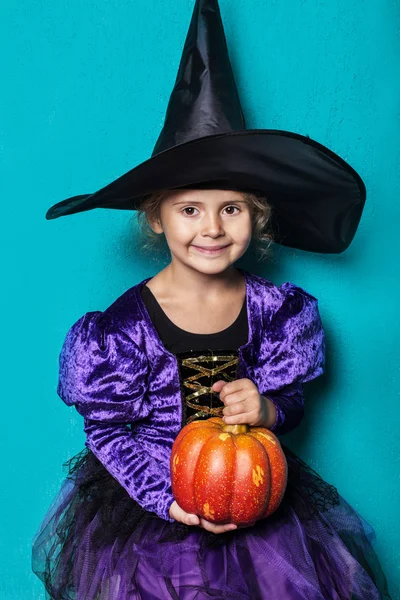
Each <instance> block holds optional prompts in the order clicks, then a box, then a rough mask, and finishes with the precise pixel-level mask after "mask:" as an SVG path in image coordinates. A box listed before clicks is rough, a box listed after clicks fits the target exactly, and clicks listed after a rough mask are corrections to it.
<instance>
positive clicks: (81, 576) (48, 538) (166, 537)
mask: <svg viewBox="0 0 400 600" xmlns="http://www.w3.org/2000/svg"><path fill="white" fill-rule="evenodd" d="M282 448H283V450H284V452H285V455H286V459H287V462H288V485H287V488H286V492H285V496H284V498H283V500H282V503H281V505H280V506H279V508H278V510H277V511H276V512H275V513H274V514H273V515H271V516H270V517H268V518H266V519H263V520H261V521H258V522H257V523H256V524H255V525H254V526H253V527H248V528H241V529H236V530H233V531H229V532H226V533H223V534H213V533H210V532H207V531H206V530H204V529H202V528H201V527H197V526H187V525H183V524H181V523H178V522H174V523H170V522H168V521H165V520H163V519H160V518H159V517H157V516H156V515H154V514H153V513H149V512H147V511H145V510H143V509H142V508H141V507H140V506H139V505H138V504H137V503H136V502H135V501H134V500H133V499H132V498H131V497H130V496H129V495H128V493H127V492H126V491H125V489H124V488H122V487H121V486H120V485H119V483H118V482H117V481H116V480H115V479H114V478H113V477H112V476H111V475H110V474H109V473H108V471H107V470H106V469H105V468H104V467H103V465H102V464H101V463H100V461H99V460H98V459H97V458H96V457H95V456H94V454H93V453H92V452H91V451H90V450H88V449H87V448H85V449H84V450H82V452H80V453H79V454H78V455H76V456H74V457H73V458H72V459H70V460H69V461H68V462H67V463H66V464H65V465H64V466H65V467H66V469H67V476H66V479H65V480H64V482H63V484H62V486H61V489H60V491H59V493H58V494H57V496H56V497H55V499H54V501H53V503H52V505H51V506H50V508H49V510H48V512H47V514H46V516H45V518H44V520H43V522H42V524H41V526H40V527H39V530H38V532H37V533H36V535H35V537H34V540H33V549H32V568H33V571H34V572H35V573H36V575H37V576H38V577H39V578H40V579H41V580H42V581H43V583H44V586H45V589H46V598H47V599H51V600H138V599H141V600H160V599H168V600H206V599H207V600H208V599H211V598H212V599H214V600H216V599H227V600H250V599H251V600H258V599H260V600H261V599H268V600H289V599H290V600H378V599H379V600H390V595H389V593H388V588H387V582H386V577H385V575H384V573H383V571H382V568H381V565H380V563H379V560H378V557H377V555H376V553H375V551H374V549H373V542H374V539H375V532H374V530H373V528H372V527H371V526H370V525H369V524H368V523H367V522H366V521H365V520H364V519H363V518H362V517H361V515H359V514H358V513H357V512H356V510H355V509H353V508H352V507H351V506H350V505H349V504H348V503H347V502H346V501H345V500H344V498H342V497H341V496H340V495H339V493H338V491H337V489H336V488H335V487H334V486H332V485H330V484H328V483H327V482H325V481H324V480H323V479H322V478H321V477H320V476H319V475H318V474H317V473H316V472H315V471H313V470H312V469H311V468H310V467H309V466H308V465H307V464H306V463H305V462H304V461H302V460H301V459H300V458H299V457H298V456H297V455H296V454H294V453H293V452H292V451H291V450H290V449H289V448H287V447H286V446H284V444H282Z"/></svg>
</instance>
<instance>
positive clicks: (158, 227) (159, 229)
mask: <svg viewBox="0 0 400 600" xmlns="http://www.w3.org/2000/svg"><path fill="white" fill-rule="evenodd" d="M146 218H147V217H146ZM147 222H148V224H149V227H150V228H151V229H152V230H153V231H154V233H163V232H164V229H163V226H162V224H161V221H159V220H153V221H152V220H150V219H147Z"/></svg>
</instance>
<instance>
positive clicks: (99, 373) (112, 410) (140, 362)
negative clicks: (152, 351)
mask: <svg viewBox="0 0 400 600" xmlns="http://www.w3.org/2000/svg"><path fill="white" fill-rule="evenodd" d="M59 365H60V370H59V380H58V387H57V393H58V395H59V396H60V398H61V399H62V400H63V401H64V402H65V404H67V405H68V406H71V405H75V408H76V410H77V411H78V412H79V413H80V414H81V415H82V416H84V417H86V418H89V419H93V420H96V421H103V422H114V423H129V422H132V421H134V420H136V419H138V418H143V417H145V416H147V414H148V413H149V411H150V409H149V406H148V404H147V402H146V399H145V395H146V394H145V392H146V379H147V372H148V363H147V357H146V355H145V354H144V353H143V352H142V351H141V350H140V348H139V347H138V346H137V344H135V342H134V341H133V340H132V339H131V338H130V337H129V336H128V335H127V334H126V333H125V332H123V331H120V330H119V329H118V328H117V327H116V326H114V324H113V322H112V319H111V318H110V317H108V316H106V315H105V314H104V313H102V312H100V311H95V312H88V313H86V314H84V315H83V316H82V317H81V318H80V319H79V320H78V321H77V322H76V323H74V325H73V326H72V327H71V328H70V330H69V331H68V333H67V335H66V338H65V341H64V344H63V346H62V349H61V353H60V359H59Z"/></svg>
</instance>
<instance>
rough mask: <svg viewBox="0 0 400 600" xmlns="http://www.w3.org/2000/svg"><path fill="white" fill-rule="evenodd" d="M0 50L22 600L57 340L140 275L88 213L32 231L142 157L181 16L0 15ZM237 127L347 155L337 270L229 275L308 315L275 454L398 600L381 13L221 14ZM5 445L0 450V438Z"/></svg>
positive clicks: (394, 359)
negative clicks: (291, 427) (315, 318)
mask: <svg viewBox="0 0 400 600" xmlns="http://www.w3.org/2000/svg"><path fill="white" fill-rule="evenodd" d="M6 4H8V6H3V10H2V13H3V17H2V23H1V25H0V27H1V35H0V40H1V42H0V44H1V55H2V71H3V73H2V76H1V81H2V84H3V86H2V87H3V90H2V92H1V94H0V107H1V113H2V114H3V117H4V118H3V119H2V122H1V125H0V136H1V138H0V157H1V170H2V174H1V178H0V181H1V183H0V185H1V213H2V219H1V224H2V226H1V236H0V240H1V242H0V243H1V245H2V252H1V256H2V266H1V273H2V280H3V282H4V288H3V292H2V294H1V295H0V303H1V314H2V325H1V331H2V344H1V351H2V353H3V356H2V358H1V363H0V364H1V365H2V367H3V368H4V370H3V375H2V394H1V397H2V408H1V414H2V419H3V427H2V429H3V432H2V440H3V442H4V443H5V447H4V450H3V466H2V471H3V474H2V485H1V488H2V490H1V495H0V502H1V509H0V514H1V532H0V539H1V543H2V544H3V547H2V553H4V554H3V555H2V556H0V565H1V566H0V569H1V570H2V573H1V575H0V598H1V599H2V600H21V599H22V598H23V599H24V600H29V599H35V600H42V599H43V598H44V594H43V591H42V587H41V584H40V583H39V581H38V580H36V578H35V577H34V576H33V575H32V574H31V572H30V545H31V538H32V536H33V534H34V532H35V530H36V528H37V527H38V525H39V522H40V520H41V519H42V518H43V516H44V514H45V511H46V509H47V507H48V505H49V503H50V502H51V499H52V498H53V497H54V495H55V494H56V492H57V490H58V488H59V485H60V483H61V481H62V479H63V476H64V475H63V472H62V468H61V465H62V463H63V462H64V461H65V460H67V459H68V458H69V457H71V456H72V455H73V454H75V453H77V452H78V451H79V450H80V449H81V448H82V446H83V442H84V437H83V432H82V421H81V417H80V416H79V415H78V414H77V413H75V411H74V409H69V408H67V407H66V406H65V405H64V404H63V403H62V402H61V400H60V399H59V398H58V397H57V395H56V391H55V388H56V381H57V363H58V353H59V350H60V348H61V344H62V342H63V339H64V336H65V333H66V331H67V329H68V328H69V327H70V326H71V325H72V323H73V322H74V321H75V320H76V319H77V318H78V317H80V316H81V315H82V314H83V313H84V312H86V311H88V310H96V309H103V308H105V307H106V306H108V304H110V303H111V302H112V301H113V300H114V299H115V298H116V297H117V296H118V295H120V294H121V293H122V292H123V291H125V290H126V289H127V288H128V287H130V286H132V285H134V284H135V283H137V282H138V281H140V280H141V279H143V278H144V277H146V276H150V275H152V274H155V273H156V272H157V271H158V270H159V269H160V268H162V267H163V266H164V264H165V262H163V261H162V260H159V259H156V257H154V258H153V259H151V258H148V257H142V256H140V255H138V254H137V253H136V247H135V243H134V241H133V240H134V236H135V234H136V224H135V219H134V217H133V216H132V214H130V213H127V212H118V211H115V212H114V211H101V210H98V211H92V212H89V213H86V214H85V213H83V214H81V215H76V216H71V217H66V218H61V219H59V220H56V221H52V222H47V221H45V218H44V215H45V211H46V209H47V208H48V207H49V206H50V205H51V204H53V203H54V202H57V201H59V200H62V199H63V198H66V197H68V196H71V195H74V194H80V193H85V192H92V191H95V190H96V189H99V188H100V187H102V186H103V185H105V184H106V183H108V182H110V181H111V180H113V179H114V178H116V177H117V176H119V175H121V174H123V173H124V172H126V171H127V170H129V169H130V168H132V167H133V166H134V165H136V164H138V163H139V162H141V161H142V160H144V159H146V158H148V157H149V155H150V153H151V151H152V149H153V145H154V143H155V141H156V138H157V136H158V133H159V131H160V128H161V126H162V121H163V116H164V111H165V108H166V103H167V100H168V97H169V93H170V90H171V88H172V85H173V82H174V79H175V75H176V70H177V67H178V61H179V58H180V53H181V49H182V45H183V41H184V37H185V35H186V31H187V27H188V24H189V20H190V16H191V12H192V6H193V0H168V2H165V1H164V0H134V1H133V2H116V1H114V2H108V1H106V0H97V1H96V2H83V1H82V0H81V1H79V0H71V1H70V2H68V3H65V2H61V1H59V2H54V1H52V2H50V0H47V1H45V2H41V3H39V2H28V1H27V0H21V1H20V2H19V3H17V2H8V3H6ZM220 4H221V12H222V15H223V19H224V23H225V28H226V34H227V38H228V44H229V47H230V51H231V52H230V53H231V59H232V63H233V66H234V71H235V73H236V78H237V83H238V87H239V92H240V96H241V99H242V103H243V107H244V110H245V114H246V116H247V124H248V127H249V128H250V127H252V128H262V127H266V128H276V129H287V130H290V131H295V132H298V133H301V134H308V135H309V136H311V137H312V138H314V139H316V140H318V141H319V142H321V143H323V144H326V145H328V146H329V147H331V148H332V149H333V150H334V151H336V152H337V153H339V154H340V155H341V156H343V158H345V159H347V160H348V161H349V162H350V163H351V164H352V165H353V166H354V167H355V168H356V169H357V170H358V171H359V172H360V174H361V175H362V177H363V178H364V180H365V182H366V185H367V188H368V191H369V195H368V201H367V204H366V208H365V213H364V216H363V219H362V223H361V226H360V229H359V232H358V233H357V236H356V238H355V240H354V243H353V244H352V246H351V248H350V249H349V250H348V251H346V252H345V253H344V254H342V255H339V256H323V255H312V254H308V253H306V252H300V251H295V250H290V249H282V248H276V249H275V251H274V253H273V255H272V257H271V261H270V262H269V264H265V265H264V266H261V265H259V264H258V265H257V264H254V263H252V261H250V260H249V261H247V267H248V268H250V269H254V271H255V272H257V273H260V274H262V275H265V276H267V277H270V278H271V279H273V280H274V281H275V282H276V283H281V282H283V281H286V280H291V281H293V282H295V283H297V284H298V285H301V286H303V287H305V288H306V289H307V290H309V291H310V292H311V293H313V294H314V295H317V296H318V297H319V299H320V309H321V314H322V317H323V320H324V323H325V326H326V330H327V337H328V369H327V373H326V375H325V376H324V378H321V380H320V381H316V382H312V383H311V384H310V385H309V386H308V387H309V394H308V400H307V409H306V418H305V420H304V421H303V422H302V424H301V425H300V427H299V428H298V429H297V430H296V431H295V432H294V433H292V434H290V435H289V436H286V437H285V443H287V444H288V445H289V446H292V448H293V449H295V450H296V451H297V452H298V453H299V454H300V455H301V456H302V457H303V458H304V459H305V460H307V461H308V462H309V463H310V464H311V465H312V466H313V467H314V468H315V469H317V470H318V471H319V472H320V473H321V475H322V476H323V477H324V478H325V479H327V480H328V481H329V482H331V483H333V484H335V485H336V486H337V487H338V489H339V491H340V492H341V494H342V495H343V496H344V497H345V498H346V499H347V500H348V501H349V502H350V503H351V504H352V505H353V506H354V507H355V508H356V509H357V510H358V511H359V512H360V513H361V514H362V515H363V516H364V517H365V518H366V519H367V521H369V522H370V523H371V524H372V525H373V527H374V528H375V531H376V533H377V542H376V550H377V553H378V555H379V557H380V559H381V561H382V564H383V566H384V568H385V571H386V573H387V576H388V579H389V584H390V589H391V593H392V596H393V598H394V599H397V600H399V599H400V591H399V590H400V564H399V562H400V561H399V558H400V523H399V518H398V517H399V510H398V509H399V506H400V479H399V472H400V458H399V457H400V436H399V426H400V422H399V410H398V405H399V400H400V397H399V384H400V376H399V338H400V331H399V320H398V306H399V299H398V298H399V293H400V287H399V277H398V273H399V267H398V239H399V237H398V229H399V222H400V210H399V206H400V204H399V192H400V189H399V178H398V174H399V167H400V151H399V133H400V131H399V129H400V128H399V119H398V116H399V91H400V89H399V88H400V85H399V76H398V63H399V46H400V43H399V42H400V38H399V31H400V16H399V15H400V5H399V0H368V1H365V0H353V1H352V2H349V1H348V0H329V1H328V0H302V1H301V2H293V1H291V0H280V1H279V2H277V1H276V0H274V1H266V0H252V2H249V1H248V0H247V1H245V0H221V2H220ZM4 433H5V436H4Z"/></svg>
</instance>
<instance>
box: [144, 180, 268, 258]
mask: <svg viewBox="0 0 400 600" xmlns="http://www.w3.org/2000/svg"><path fill="white" fill-rule="evenodd" d="M169 191H170V190H161V191H159V192H155V193H154V194H150V195H149V196H145V197H144V198H143V199H142V201H141V203H140V205H139V207H138V209H137V211H136V212H137V220H138V224H139V227H140V232H141V235H142V238H143V239H142V244H141V247H142V249H143V250H144V251H146V252H153V251H158V250H161V249H162V250H166V249H167V248H168V245H167V242H166V239H165V235H164V234H163V233H162V234H158V233H155V232H154V231H153V230H152V229H151V227H150V225H149V221H150V222H154V221H159V220H160V206H161V203H162V201H163V199H164V197H165V196H166V195H167V194H168V193H169ZM241 194H242V197H243V200H244V201H245V202H247V204H248V205H249V207H250V214H251V220H252V245H253V246H254V249H255V251H256V253H257V254H258V256H259V259H260V260H261V259H263V258H265V257H266V256H267V255H269V249H270V247H271V245H272V243H273V236H272V230H271V226H270V224H271V216H272V207H271V205H270V204H268V202H267V199H266V197H265V196H261V195H257V194H253V193H250V192H241ZM232 204H234V202H232Z"/></svg>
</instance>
